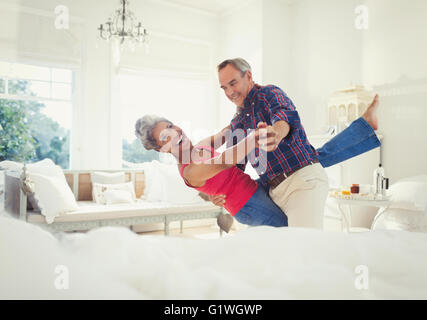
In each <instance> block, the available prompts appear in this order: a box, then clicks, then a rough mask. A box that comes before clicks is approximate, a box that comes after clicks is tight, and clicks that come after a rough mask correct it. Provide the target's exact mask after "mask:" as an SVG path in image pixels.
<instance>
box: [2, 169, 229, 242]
mask: <svg viewBox="0 0 427 320" xmlns="http://www.w3.org/2000/svg"><path fill="white" fill-rule="evenodd" d="M93 171H94V170H64V175H65V177H66V180H67V182H68V185H69V186H70V188H71V190H72V191H73V194H74V196H75V198H76V200H77V204H78V210H77V211H73V212H69V213H66V214H62V215H60V216H57V217H55V219H54V222H53V223H50V224H49V223H47V222H46V219H45V217H44V216H43V215H42V214H41V213H39V212H36V211H34V210H33V209H32V208H31V205H29V204H28V199H27V193H26V192H25V191H24V190H25V183H26V179H28V177H25V175H24V174H23V173H21V174H19V173H18V172H15V171H7V172H6V174H5V189H6V190H5V209H6V211H8V212H10V213H12V214H14V215H16V216H18V217H19V218H20V219H22V220H25V221H27V222H29V223H33V224H37V225H40V226H42V227H43V228H47V229H49V230H51V231H81V230H89V229H93V228H97V227H101V226H128V227H132V226H134V225H141V224H147V223H149V224H152V223H164V233H165V235H168V233H169V224H170V223H171V222H173V221H180V222H181V232H182V224H183V221H185V220H194V219H212V218H217V217H218V216H219V215H221V214H222V213H223V209H222V208H219V207H217V206H215V205H213V204H212V203H211V202H208V201H202V202H200V203H197V204H189V205H168V204H163V203H155V202H154V203H153V202H148V201H144V200H140V199H138V200H137V202H136V203H132V204H110V205H102V204H96V203H95V202H93V201H92V182H91V172H93ZM98 171H99V170H98ZM102 171H103V172H121V171H123V172H125V175H126V177H127V181H133V182H134V186H135V194H136V197H137V198H140V197H141V195H143V194H144V190H145V176H144V172H143V171H142V170H141V169H123V170H102ZM220 234H222V230H220Z"/></svg>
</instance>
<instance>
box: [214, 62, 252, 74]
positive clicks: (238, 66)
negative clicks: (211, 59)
mask: <svg viewBox="0 0 427 320" xmlns="http://www.w3.org/2000/svg"><path fill="white" fill-rule="evenodd" d="M229 64H231V65H232V66H233V67H235V68H236V69H237V70H240V72H241V74H242V76H244V75H245V73H246V71H250V72H252V69H251V66H250V65H249V63H248V62H247V61H246V60H245V59H242V58H235V59H227V60H224V61H223V62H221V63H220V64H219V65H218V67H217V69H218V72H219V71H221V70H222V69H224V68H225V67H226V66H228V65H229Z"/></svg>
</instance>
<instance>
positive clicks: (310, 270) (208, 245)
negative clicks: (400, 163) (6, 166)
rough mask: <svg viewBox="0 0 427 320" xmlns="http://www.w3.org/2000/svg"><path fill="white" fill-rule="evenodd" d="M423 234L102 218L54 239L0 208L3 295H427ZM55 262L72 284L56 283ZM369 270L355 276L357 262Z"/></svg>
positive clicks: (425, 236)
mask: <svg viewBox="0 0 427 320" xmlns="http://www.w3.org/2000/svg"><path fill="white" fill-rule="evenodd" d="M426 249H427V234H423V233H409V232H405V231H374V232H369V233H362V234H359V233H358V234H345V233H338V232H320V231H315V230H308V229H291V228H280V229H279V228H271V227H257V228H251V229H248V230H244V231H240V232H239V233H237V234H236V235H233V236H228V237H224V238H222V239H216V240H196V239H187V238H174V237H163V236H138V235H136V234H135V233H133V232H131V231H130V230H128V229H126V228H117V227H105V228H100V229H95V230H92V231H90V232H88V233H86V234H63V235H62V236H61V237H60V238H59V239H58V238H55V237H53V236H52V235H51V234H50V233H48V232H45V231H43V230H42V229H40V228H38V227H37V226H35V225H31V224H28V223H25V222H21V221H17V220H15V219H11V218H7V217H0V261H1V263H0V299H15V298H20V299H63V298H68V299H70V298H71V299H90V298H94V299H110V298H116V299H409V298H414V299H426V298H427V255H426ZM58 265H64V266H66V267H67V268H68V271H69V273H68V275H69V288H68V289H66V290H58V289H56V288H55V280H56V279H57V277H58V276H59V275H58V274H56V273H55V268H56V267H57V266H58ZM360 265H364V266H366V267H367V268H368V271H369V278H368V279H369V282H368V285H369V287H368V289H367V290H359V289H357V288H356V286H355V280H356V278H357V277H358V276H360V275H358V274H356V272H355V270H356V268H357V266H360Z"/></svg>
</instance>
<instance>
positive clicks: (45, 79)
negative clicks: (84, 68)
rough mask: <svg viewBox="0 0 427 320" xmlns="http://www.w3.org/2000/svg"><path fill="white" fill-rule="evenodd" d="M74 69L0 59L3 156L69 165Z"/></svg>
mask: <svg viewBox="0 0 427 320" xmlns="http://www.w3.org/2000/svg"><path fill="white" fill-rule="evenodd" d="M72 88H73V72H72V70H68V69H60V68H49V67H41V66H34V65H27V64H18V63H9V62H0V125H1V127H0V128H1V129H0V160H6V159H7V160H15V161H28V162H29V161H39V160H42V159H45V158H50V159H52V160H53V161H54V162H55V163H56V164H58V165H60V166H61V167H62V168H63V169H67V168H69V162H70V137H71V135H70V134H71V128H72V109H73V103H72Z"/></svg>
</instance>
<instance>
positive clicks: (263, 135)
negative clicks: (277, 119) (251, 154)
mask: <svg viewBox="0 0 427 320" xmlns="http://www.w3.org/2000/svg"><path fill="white" fill-rule="evenodd" d="M257 127H258V129H257V130H256V132H255V146H256V147H257V148H259V149H262V150H265V151H267V152H271V151H274V150H276V149H277V146H278V145H279V142H280V141H281V140H279V135H278V133H277V131H276V130H275V129H274V127H272V126H268V125H267V124H266V123H265V122H259V123H258V126H257Z"/></svg>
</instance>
